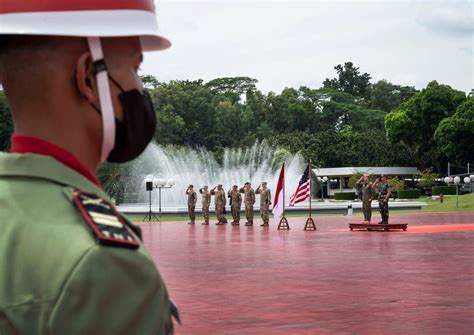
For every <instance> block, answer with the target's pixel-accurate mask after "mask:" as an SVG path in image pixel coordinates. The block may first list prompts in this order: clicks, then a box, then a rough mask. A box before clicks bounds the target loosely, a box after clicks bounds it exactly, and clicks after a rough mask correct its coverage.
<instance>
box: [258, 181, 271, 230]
mask: <svg viewBox="0 0 474 335" xmlns="http://www.w3.org/2000/svg"><path fill="white" fill-rule="evenodd" d="M255 193H256V194H260V215H261V216H262V220H263V224H262V226H268V221H269V220H270V218H269V214H268V212H269V208H270V205H271V204H272V200H271V197H272V196H271V193H270V189H269V188H267V184H266V183H263V184H262V187H261V188H260V186H259V187H258V188H257V191H256V192H255Z"/></svg>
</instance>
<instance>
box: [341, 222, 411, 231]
mask: <svg viewBox="0 0 474 335" xmlns="http://www.w3.org/2000/svg"><path fill="white" fill-rule="evenodd" d="M407 226H408V224H406V223H387V224H378V223H360V222H352V223H349V229H350V230H354V229H358V230H367V231H390V230H397V229H401V230H403V231H405V230H407Z"/></svg>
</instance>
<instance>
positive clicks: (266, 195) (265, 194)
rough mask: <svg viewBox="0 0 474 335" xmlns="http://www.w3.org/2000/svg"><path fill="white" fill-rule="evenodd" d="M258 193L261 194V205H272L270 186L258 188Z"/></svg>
mask: <svg viewBox="0 0 474 335" xmlns="http://www.w3.org/2000/svg"><path fill="white" fill-rule="evenodd" d="M256 193H257V194H260V206H262V205H270V204H271V203H272V200H271V193H270V189H269V188H257V192H256Z"/></svg>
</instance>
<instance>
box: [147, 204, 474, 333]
mask: <svg viewBox="0 0 474 335" xmlns="http://www.w3.org/2000/svg"><path fill="white" fill-rule="evenodd" d="M314 218H315V222H316V226H317V230H316V231H303V227H304V224H305V221H306V218H305V217H301V218H289V224H290V226H291V230H289V231H278V230H277V229H276V227H277V225H278V222H277V221H276V220H271V221H270V227H269V228H262V227H260V226H259V224H260V223H261V222H260V221H258V220H257V221H256V222H255V225H254V226H253V227H245V226H243V224H241V225H240V226H231V225H230V224H227V225H223V226H216V225H215V224H214V223H215V220H214V221H211V225H209V226H203V225H201V224H196V225H193V226H191V225H188V224H186V223H185V222H163V223H142V224H141V226H142V228H143V234H144V241H145V245H146V246H147V247H148V249H149V250H150V251H151V253H152V256H153V259H154V261H155V262H156V263H157V264H158V266H159V269H160V272H161V274H162V276H163V277H164V279H165V282H166V285H167V287H168V289H169V292H170V295H171V297H172V298H173V299H174V300H175V301H176V303H177V304H178V305H179V307H180V310H181V316H182V319H183V325H182V326H177V327H176V334H177V335H180V334H192V335H201V334H203V335H204V334H205V335H208V334H219V335H220V334H223V335H224V334H225V335H237V334H238V335H257V334H262V335H263V334H271V335H280V334H292V335H296V334H307V335H314V334H472V329H474V314H473V313H474V312H473V309H472V306H473V305H474V292H473V278H474V253H473V241H474V213H434V214H429V213H428V214H427V213H413V214H398V215H391V216H390V222H391V223H406V222H408V223H409V228H408V230H407V231H402V230H395V231H393V232H392V231H391V232H390V233H383V232H380V233H367V232H365V231H356V230H354V231H352V232H351V231H350V230H349V229H348V227H347V224H348V218H347V217H344V216H326V217H318V216H314ZM352 220H354V221H359V222H360V221H361V220H362V216H360V215H359V216H355V217H353V218H352V219H351V221H352Z"/></svg>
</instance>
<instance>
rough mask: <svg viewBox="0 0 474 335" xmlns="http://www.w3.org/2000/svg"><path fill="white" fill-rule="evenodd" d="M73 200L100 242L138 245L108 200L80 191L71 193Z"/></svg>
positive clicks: (124, 245)
mask: <svg viewBox="0 0 474 335" xmlns="http://www.w3.org/2000/svg"><path fill="white" fill-rule="evenodd" d="M73 201H74V205H75V206H76V208H77V209H78V210H79V212H80V214H81V215H82V217H83V218H84V220H85V221H86V223H87V224H88V225H89V227H90V228H91V230H92V233H93V234H94V236H95V237H96V238H97V240H98V241H99V242H100V243H101V244H104V245H110V246H117V247H123V248H132V249H137V248H138V247H139V246H140V243H139V241H138V240H137V238H136V237H135V236H134V235H133V233H132V232H131V230H130V228H129V227H128V225H127V224H126V223H125V220H124V218H123V217H122V216H121V215H120V213H118V212H117V210H116V209H115V206H114V205H112V204H111V203H110V202H109V201H107V200H105V199H102V198H101V197H99V196H98V195H96V194H94V193H86V192H82V191H75V192H74V193H73Z"/></svg>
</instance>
